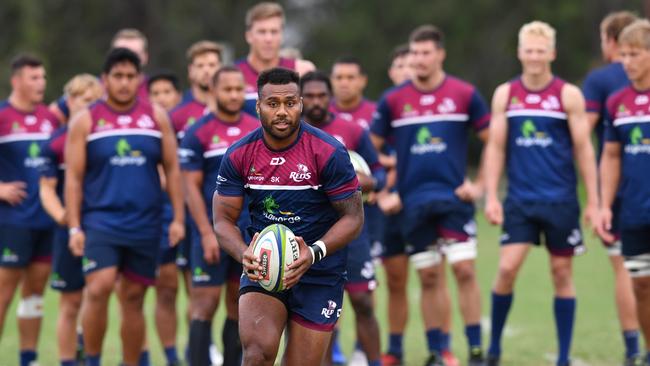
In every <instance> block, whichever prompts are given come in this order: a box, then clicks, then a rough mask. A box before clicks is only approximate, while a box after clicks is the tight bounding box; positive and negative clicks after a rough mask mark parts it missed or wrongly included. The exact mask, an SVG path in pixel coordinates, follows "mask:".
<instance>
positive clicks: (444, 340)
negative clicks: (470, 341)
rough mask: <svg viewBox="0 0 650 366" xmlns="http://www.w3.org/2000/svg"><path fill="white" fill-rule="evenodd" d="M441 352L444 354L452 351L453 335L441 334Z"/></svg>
mask: <svg viewBox="0 0 650 366" xmlns="http://www.w3.org/2000/svg"><path fill="white" fill-rule="evenodd" d="M440 350H441V351H442V352H449V351H450V350H451V333H446V332H445V331H441V332H440Z"/></svg>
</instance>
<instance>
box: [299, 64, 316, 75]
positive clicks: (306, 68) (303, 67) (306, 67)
mask: <svg viewBox="0 0 650 366" xmlns="http://www.w3.org/2000/svg"><path fill="white" fill-rule="evenodd" d="M315 70H316V65H314V63H313V62H311V61H309V60H296V72H297V73H298V75H300V76H303V75H305V74H306V73H308V72H310V71H315Z"/></svg>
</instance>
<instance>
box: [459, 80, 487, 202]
mask: <svg viewBox="0 0 650 366" xmlns="http://www.w3.org/2000/svg"><path fill="white" fill-rule="evenodd" d="M468 112H469V121H470V122H471V125H472V126H473V127H474V131H476V135H477V136H478V138H479V139H480V140H481V141H482V142H483V146H482V149H481V155H480V156H479V162H480V161H481V158H482V157H483V152H484V149H485V143H486V142H487V139H488V134H489V132H488V131H489V128H488V127H489V126H490V112H489V109H488V106H487V104H486V103H485V99H483V96H481V94H480V93H479V92H478V91H476V90H475V91H474V92H473V93H472V97H471V100H470V103H469V108H468ZM483 190H484V179H483V165H482V164H479V166H478V171H477V172H476V177H474V181H473V182H472V180H471V179H470V178H469V177H467V176H466V177H465V179H464V181H463V184H461V185H460V186H459V187H457V188H456V190H455V193H456V196H457V197H458V198H460V199H461V200H463V201H466V202H474V201H476V200H477V199H479V198H481V196H482V195H483Z"/></svg>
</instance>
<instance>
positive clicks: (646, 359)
mask: <svg viewBox="0 0 650 366" xmlns="http://www.w3.org/2000/svg"><path fill="white" fill-rule="evenodd" d="M645 362H646V363H650V351H648V353H646V355H645Z"/></svg>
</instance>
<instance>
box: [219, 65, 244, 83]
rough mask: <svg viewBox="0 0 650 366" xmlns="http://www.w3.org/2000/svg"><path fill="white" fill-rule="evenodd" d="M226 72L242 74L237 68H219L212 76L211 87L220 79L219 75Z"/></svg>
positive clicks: (230, 66) (227, 66)
mask: <svg viewBox="0 0 650 366" xmlns="http://www.w3.org/2000/svg"><path fill="white" fill-rule="evenodd" d="M227 72H237V73H240V74H241V73H242V72H241V70H240V69H239V68H238V67H237V66H233V65H226V66H221V67H220V68H219V70H217V72H215V73H214V76H212V85H213V86H216V85H217V84H218V83H219V78H220V77H221V74H224V73H227Z"/></svg>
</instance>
